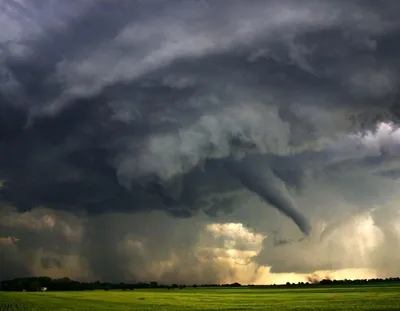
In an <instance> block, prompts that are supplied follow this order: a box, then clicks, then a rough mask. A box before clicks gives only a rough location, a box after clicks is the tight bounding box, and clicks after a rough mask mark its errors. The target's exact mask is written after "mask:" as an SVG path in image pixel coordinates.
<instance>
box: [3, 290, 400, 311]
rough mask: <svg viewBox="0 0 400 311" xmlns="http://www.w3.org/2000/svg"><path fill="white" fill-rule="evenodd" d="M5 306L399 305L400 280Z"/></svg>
mask: <svg viewBox="0 0 400 311" xmlns="http://www.w3.org/2000/svg"><path fill="white" fill-rule="evenodd" d="M5 310H59V311H62V310H93V311H96V310H116V311H118V310H171V311H179V310H274V311H275V310H278V311H279V310H400V285H388V286H357V287H315V288H298V289H285V288H282V289H273V288H267V289H251V288H238V289H206V288H200V289H193V288H186V289H183V290H179V289H175V290H164V289H154V290H135V291H108V292H106V291H92V292H91V291H87V292H35V293H28V292H0V311H5Z"/></svg>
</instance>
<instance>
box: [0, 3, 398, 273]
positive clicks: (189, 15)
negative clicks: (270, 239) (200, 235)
mask: <svg viewBox="0 0 400 311" xmlns="http://www.w3.org/2000/svg"><path fill="white" fill-rule="evenodd" d="M1 10H2V11H1V13H0V25H6V26H7V27H0V29H1V30H0V74H1V77H0V81H1V84H0V178H1V179H2V180H4V187H3V189H2V191H1V199H2V201H3V202H5V203H7V204H8V205H10V206H15V207H16V208H17V209H18V210H19V211H27V210H29V209H31V208H34V207H36V206H42V205H43V206H46V207H48V208H53V209H57V210H68V211H71V212H74V213H78V212H79V211H82V210H85V211H88V212H89V213H90V214H92V213H101V212H121V211H123V212H139V211H149V210H161V211H165V212H167V213H169V214H171V215H174V216H177V217H184V218H188V217H191V216H193V215H195V214H198V212H199V211H204V212H205V213H206V214H207V215H210V216H213V217H216V216H217V215H218V214H220V212H221V211H222V212H225V213H232V211H233V209H234V208H233V206H235V201H237V199H238V197H240V196H241V195H242V193H243V191H244V192H246V191H252V192H254V193H256V194H258V195H259V196H260V197H261V198H262V199H264V200H265V202H267V203H268V204H270V205H272V206H274V207H275V208H277V209H278V210H279V211H280V212H282V213H283V214H285V215H286V216H288V217H289V218H290V219H292V220H293V221H294V223H296V225H297V226H299V228H300V230H301V231H302V232H303V233H305V234H309V233H310V232H311V224H310V220H309V219H308V217H306V216H305V214H307V216H310V215H312V214H313V213H314V210H313V208H311V207H310V208H308V209H307V208H302V209H300V208H299V207H297V203H296V201H295V199H294V197H292V191H302V189H304V188H305V187H307V185H308V182H309V180H310V178H311V179H313V178H321V176H323V177H322V178H327V179H329V178H332V179H333V180H335V178H337V175H340V174H347V173H349V172H350V171H351V172H353V173H354V174H355V175H357V174H358V173H357V172H361V171H362V172H365V171H368V172H370V173H372V174H375V175H382V176H386V175H393V174H396V170H398V168H397V160H396V159H397V154H396V153H393V152H392V153H385V152H386V151H385V150H384V149H382V150H379V151H377V152H375V151H374V153H373V154H372V156H370V157H369V154H368V153H367V152H366V153H363V152H361V153H360V152H359V151H357V150H358V149H357V150H356V151H354V150H350V151H351V152H350V151H349V150H348V149H349V148H348V147H347V145H346V143H338V144H337V145H335V144H334V143H327V139H332V140H334V139H336V138H340V137H343V135H345V134H348V133H354V132H359V131H364V130H368V129H371V130H374V127H375V125H376V123H377V122H379V121H394V122H397V119H398V118H399V117H400V113H399V111H400V109H399V108H398V106H399V98H398V97H397V96H398V95H397V94H398V84H399V67H400V63H399V56H400V55H399V52H400V46H399V45H398V43H397V38H398V35H399V33H400V24H399V22H398V18H397V15H398V14H397V13H398V12H400V4H397V3H396V2H395V1H381V2H380V3H379V5H377V3H376V2H373V1H356V0H354V1H335V2H334V1H311V0H310V1H307V2H305V3H302V4H300V3H298V2H296V1H249V2H248V1H246V2H243V1H232V2H230V4H229V5H226V4H224V3H223V2H214V1H213V2H209V1H185V2H182V1H134V2H128V1H120V2H118V3H114V2H113V3H111V2H109V1H76V2H74V3H73V4H72V3H71V4H67V2H65V3H61V2H59V3H55V2H51V3H50V2H49V1H41V2H38V3H36V2H35V3H33V2H32V3H30V2H23V1H22V2H16V1H15V2H14V1H8V2H7V3H5V4H4V5H3V7H2V8H1ZM389 136H390V135H389ZM348 144H350V145H351V146H353V142H350V143H348ZM396 144H397V141H396V139H392V140H389V141H388V142H387V143H386V145H385V144H384V143H382V145H385V146H386V148H388V147H390V146H393V145H396ZM335 148H336V149H335ZM346 148H347V149H346ZM364 149H368V148H364ZM364 149H363V150H364ZM389 149H390V148H389ZM368 150H369V149H368ZM352 152H353V153H352ZM354 154H356V156H355V155H354ZM255 159H259V160H257V161H255ZM387 163H392V166H390V167H389V168H388V167H387ZM312 206H314V205H312ZM318 208H321V209H322V207H318ZM315 209H317V207H315ZM96 228H97V227H96ZM96 230H97V229H93V232H92V233H90V232H91V231H90V229H88V232H89V233H88V235H90V234H92V235H93V239H94V237H95V236H96V234H97V233H96V232H97V231H96ZM93 241H94V240H92V242H91V243H94V242H93ZM109 241H110V243H114V242H112V239H110V240H109ZM21 242H22V241H21ZM23 243H28V242H23ZM91 245H92V244H91ZM92 246H93V245H92ZM93 247H94V246H93ZM96 247H101V246H96ZM88 249H90V247H89V248H88ZM98 252H100V253H101V252H103V251H102V250H98ZM45 262H46V261H45ZM52 262H53V263H54V262H55V261H52ZM98 264H101V263H100V262H99V263H98ZM98 270H101V269H100V268H99V269H98ZM121 274H123V272H121Z"/></svg>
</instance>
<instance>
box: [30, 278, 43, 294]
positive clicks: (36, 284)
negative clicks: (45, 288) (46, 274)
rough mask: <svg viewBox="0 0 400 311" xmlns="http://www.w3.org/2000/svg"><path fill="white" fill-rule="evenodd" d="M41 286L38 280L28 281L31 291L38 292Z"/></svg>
mask: <svg viewBox="0 0 400 311" xmlns="http://www.w3.org/2000/svg"><path fill="white" fill-rule="evenodd" d="M40 288H41V286H40V283H39V282H38V281H37V280H33V281H31V282H29V283H28V290H29V291H31V292H37V291H39V290H40Z"/></svg>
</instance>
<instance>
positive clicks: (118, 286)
mask: <svg viewBox="0 0 400 311" xmlns="http://www.w3.org/2000/svg"><path fill="white" fill-rule="evenodd" d="M392 282H400V278H399V277H396V278H386V279H362V280H330V279H323V280H320V281H315V280H314V281H310V282H299V283H289V282H288V283H286V284H284V285H241V284H240V283H237V282H235V283H231V284H201V285H197V284H194V285H191V286H187V285H178V284H172V285H163V284H159V283H157V282H149V283H144V282H140V283H110V282H100V281H96V282H79V281H74V280H71V279H69V278H61V279H52V278H49V277H45V276H41V277H29V278H16V279H12V280H6V281H1V282H0V290H2V291H41V290H46V291H83V290H105V291H109V290H135V289H145V288H164V289H184V288H186V287H193V288H197V287H215V288H224V287H251V288H267V287H274V288H276V287H304V286H316V285H366V284H377V283H378V284H379V283H392Z"/></svg>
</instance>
